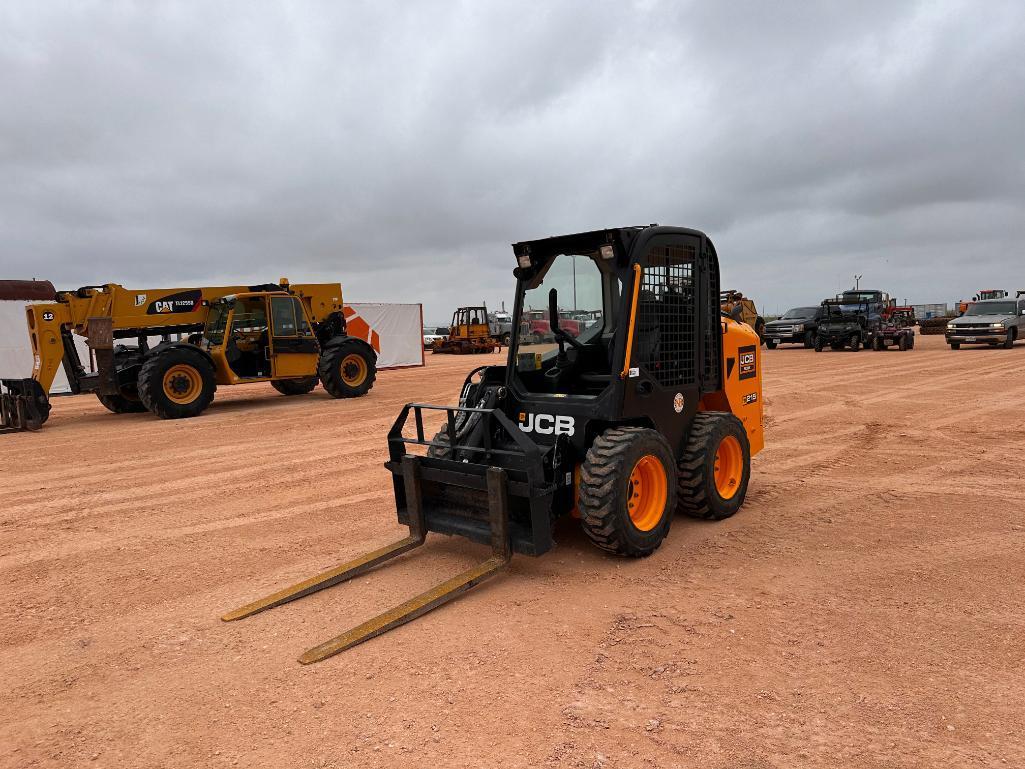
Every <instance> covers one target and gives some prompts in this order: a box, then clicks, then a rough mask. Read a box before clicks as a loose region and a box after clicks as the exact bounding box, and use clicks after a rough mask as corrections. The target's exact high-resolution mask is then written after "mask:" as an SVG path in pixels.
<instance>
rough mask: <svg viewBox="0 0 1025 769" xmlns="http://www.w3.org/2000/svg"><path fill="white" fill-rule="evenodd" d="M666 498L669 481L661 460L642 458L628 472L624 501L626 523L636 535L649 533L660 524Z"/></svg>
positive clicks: (648, 455) (646, 455)
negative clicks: (627, 486)
mask: <svg viewBox="0 0 1025 769" xmlns="http://www.w3.org/2000/svg"><path fill="white" fill-rule="evenodd" d="M668 496H669V479H668V478H667V477H666V470H665V468H664V467H663V466H662V462H661V460H660V459H659V458H658V457H656V456H655V455H654V454H645V455H644V456H643V457H641V458H640V459H638V460H637V464H635V465H634V468H633V470H632V471H631V472H630V487H629V489H628V490H627V500H626V509H627V512H628V513H629V514H630V521H631V522H632V523H633V525H634V526H635V527H636V528H637V529H638V530H639V531H651V530H652V529H654V528H655V527H656V526H658V524H659V521H661V520H662V516H663V514H664V513H665V508H666V499H667V498H668Z"/></svg>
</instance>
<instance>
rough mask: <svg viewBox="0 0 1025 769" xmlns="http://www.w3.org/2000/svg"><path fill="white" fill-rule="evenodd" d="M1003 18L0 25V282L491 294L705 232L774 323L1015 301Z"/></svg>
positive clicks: (317, 6) (919, 14) (901, 13)
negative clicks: (604, 253) (849, 296)
mask: <svg viewBox="0 0 1025 769" xmlns="http://www.w3.org/2000/svg"><path fill="white" fill-rule="evenodd" d="M1023 144H1025V3H1023V2H1021V0H1010V1H1009V2H985V1H984V0H966V1H965V2H918V3H916V2H906V3H902V2H894V1H893V0H887V1H886V2H857V3H854V2H846V1H844V2H828V3H826V2H823V3H817V4H815V3H810V2H791V3H780V2H777V3H767V2H736V3H731V2H709V1H708V0H705V1H704V2H694V3H684V2H678V3H668V2H667V3H659V2H641V3H635V4H631V3H628V2H622V1H621V0H620V1H617V2H609V3H600V2H593V1H592V2H583V1H581V2H566V3H557V2H552V3H547V2H546V3H524V2H514V3H512V2H511V3H487V2H465V3H456V2H451V3H429V2H381V1H379V0H377V1H373V2H369V1H368V2H360V3H356V2H323V3H316V2H302V3H299V2H297V3H273V2H258V3H253V2H240V3H213V2H205V1H204V2H199V0H196V2H191V3H178V4H176V3H157V2H139V3H119V2H113V1H112V0H104V1H103V2H96V3H88V2H84V1H82V2H67V3H47V2H41V1H39V0H20V1H19V0H8V2H5V3H3V4H2V5H0V180H2V181H0V277H2V278H20V277H33V276H35V277H40V278H48V279H50V280H52V281H53V282H54V283H55V284H57V285H58V287H62V288H69V287H77V286H78V285H81V284H88V283H103V282H107V281H114V282H119V283H123V284H125V285H127V286H129V287H133V288H134V287H158V286H168V285H200V284H214V285H216V284H221V283H248V282H264V281H267V280H268V279H269V280H275V279H277V278H278V277H280V276H282V275H285V276H288V277H289V278H290V279H291V280H293V281H300V280H305V281H319V280H323V281H334V280H339V281H341V283H342V285H343V289H344V291H345V295H346V298H347V299H348V300H349V301H403V302H417V301H422V302H424V304H425V313H426V318H427V320H429V321H432V322H436V321H447V319H448V317H449V315H450V314H451V311H452V308H453V307H454V306H455V305H457V304H465V303H476V302H479V301H480V300H482V299H483V300H486V301H487V302H488V304H489V305H495V304H497V303H498V302H499V301H501V300H502V299H506V300H509V299H511V293H512V278H511V272H510V271H511V269H512V267H513V266H514V262H513V256H512V251H511V249H510V248H509V244H510V243H511V242H513V241H516V240H523V239H529V238H535V237H543V236H545V235H554V234H562V233H567V232H574V231H578V230H586V229H596V228H600V227H606V226H616V225H624V224H643V223H648V222H660V223H663V224H679V225H685V226H690V227H695V228H698V229H702V230H704V231H706V232H707V233H708V234H709V235H710V236H711V237H712V239H713V240H714V241H715V243H716V245H717V248H718V251H719V254H720V259H721V260H722V269H723V283H724V287H736V288H741V289H743V290H745V291H746V292H747V293H749V294H751V295H753V296H754V297H755V298H756V299H757V300H758V301H759V302H760V303H761V305H763V307H764V311H766V312H773V311H776V310H782V309H786V307H788V306H790V305H794V304H806V303H808V302H817V301H818V300H820V299H822V298H823V297H824V296H826V295H832V294H833V293H835V292H836V291H837V290H838V289H841V288H846V287H848V286H849V285H850V284H851V283H852V280H853V275H854V274H855V273H859V274H862V275H864V278H863V280H862V285H863V286H865V285H869V286H871V287H878V288H882V289H884V290H889V291H890V292H891V293H893V294H895V295H897V296H899V297H900V298H905V297H906V298H908V299H910V300H912V301H914V302H934V301H954V300H956V299H958V298H960V297H963V296H968V295H970V294H971V293H972V292H973V291H975V290H976V289H979V288H988V287H996V288H1007V289H1012V288H1025V152H1023Z"/></svg>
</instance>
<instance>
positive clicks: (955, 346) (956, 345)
mask: <svg viewBox="0 0 1025 769" xmlns="http://www.w3.org/2000/svg"><path fill="white" fill-rule="evenodd" d="M950 349H951V350H960V349H961V343H960V342H951V343H950Z"/></svg>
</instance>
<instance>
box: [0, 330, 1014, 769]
mask: <svg viewBox="0 0 1025 769" xmlns="http://www.w3.org/2000/svg"><path fill="white" fill-rule="evenodd" d="M496 361H497V356H496ZM482 362H485V361H484V360H482V359H481V357H473V358H462V357H457V356H445V357H442V356H436V357H432V356H428V367H427V370H426V371H425V370H422V369H410V370H403V371H392V372H384V373H382V374H381V375H380V377H379V379H378V383H377V386H376V387H375V388H374V390H373V392H372V393H371V395H370V396H368V397H366V398H362V399H359V400H352V401H334V400H331V399H329V398H328V397H327V396H326V395H325V394H324V393H323V391H321V390H318V391H317V392H316V393H315V394H313V395H310V396H306V397H299V398H285V397H283V396H280V395H278V394H277V393H276V392H274V391H273V390H272V389H271V388H270V387H265V386H260V385H254V386H250V387H240V388H226V389H223V390H221V391H220V392H219V393H218V396H217V400H216V401H215V403H214V405H213V406H212V407H211V408H210V410H209V411H208V412H207V413H206V414H205V415H204V416H202V417H200V418H198V419H192V420H185V421H179V422H164V421H160V420H158V419H155V418H153V417H151V416H149V415H125V416H115V415H112V414H109V413H107V412H106V411H105V410H104V409H103V408H102V407H101V406H100V405H99V403H98V402H97V401H96V400H95V399H93V398H92V397H91V396H80V397H74V398H61V399H55V407H54V413H53V416H52V418H51V420H50V422H49V424H48V425H47V426H46V428H45V429H44V431H43V432H41V433H38V434H18V435H9V436H4V437H0V468H2V470H0V473H2V475H0V493H2V496H0V588H2V589H0V684H2V685H0V766H2V767H19V768H20V767H78V766H88V767H204V768H205V767H210V768H212V769H216V768H218V767H233V766H238V767H275V768H276V769H277V768H281V769H288V768H291V767H297V768H299V767H301V768H303V769H306V768H309V769H347V768H348V767H448V766H459V767H476V766H481V767H498V766H502V767H608V768H609V769H612V768H613V767H701V768H702V769H709V768H716V767H723V768H724V769H725V768H726V767H729V768H731V769H737V768H740V769H761V768H767V767H779V768H780V769H784V768H786V769H789V768H790V767H799V766H814V767H845V768H846V767H975V766H994V767H1022V766H1025V744H1023V737H1022V735H1023V733H1025V641H1023V637H1025V632H1023V631H1025V590H1023V587H1022V586H1023V584H1025V509H1023V506H1022V504H1021V499H1022V492H1021V472H1022V466H1023V465H1022V450H1023V448H1025V445H1023V435H1025V408H1023V405H1022V404H1023V403H1025V376H1023V373H1025V365H1023V364H1025V346H1019V347H1018V348H1016V349H1014V350H1008V351H1005V350H989V349H984V350H983V349H965V350H962V351H960V352H952V351H949V350H948V349H947V348H946V347H945V346H944V345H943V340H942V337H920V339H919V346H918V349H916V350H914V351H910V352H907V353H903V354H902V353H898V352H895V351H894V352H889V353H874V352H869V351H863V352H860V353H857V354H855V353H851V352H829V351H827V352H824V353H821V354H816V353H815V352H814V351H811V350H802V349H792V348H782V349H778V350H774V351H767V352H765V353H764V370H765V377H766V379H765V396H766V397H765V403H766V413H767V426H768V430H767V436H768V447H767V448H766V450H765V451H764V452H763V453H762V454H761V455H760V456H758V457H757V458H756V459H755V462H754V477H753V479H752V483H751V489H750V492H749V494H748V499H747V504H746V506H745V508H744V509H743V510H742V511H741V512H740V513H739V514H738V515H737V516H736V517H734V518H732V519H730V520H728V521H725V522H722V523H703V522H697V521H692V520H688V519H683V518H681V519H679V520H677V521H676V522H675V523H674V525H673V529H672V531H671V533H670V536H669V538H668V539H667V540H666V542H665V544H664V545H663V546H662V548H661V549H660V550H659V551H658V552H657V553H656V554H655V555H653V556H652V557H651V558H648V559H643V560H636V561H634V560H623V559H617V558H612V557H608V556H605V555H603V554H601V553H600V552H598V551H596V550H595V549H594V548H593V547H591V546H590V545H589V544H588V543H587V541H586V540H585V539H584V537H583V536H582V534H580V533H579V531H578V530H577V529H576V527H575V525H574V524H573V522H572V521H567V525H566V526H565V527H564V528H563V529H561V530H560V532H559V536H558V540H559V547H558V548H557V549H556V550H555V551H553V552H552V553H550V554H548V555H547V556H545V557H543V558H539V559H530V558H527V557H516V558H514V560H513V563H512V566H511V571H510V573H509V574H507V575H505V576H503V577H500V578H498V579H496V580H494V581H493V582H490V583H487V584H485V585H483V586H481V587H479V588H477V589H476V590H474V591H473V592H471V593H469V594H468V595H466V596H464V597H463V598H461V599H459V600H458V601H457V602H455V603H454V604H451V605H449V606H447V607H444V608H442V609H440V610H438V611H436V612H434V613H432V614H429V615H427V616H426V617H424V618H421V619H419V620H417V621H416V622H414V623H412V624H410V625H407V626H405V627H403V628H400V629H399V630H397V631H394V632H392V633H390V634H388V635H385V636H383V637H381V638H377V639H374V640H372V641H370V642H369V643H366V644H364V645H362V646H359V647H357V648H355V649H353V650H351V651H349V652H346V653H344V654H342V655H340V656H337V657H334V658H332V659H330V660H328V661H326V662H323V663H320V664H318V665H312V666H300V665H299V664H297V662H296V658H297V656H298V655H299V654H300V653H301V652H303V651H304V650H305V649H307V648H308V647H310V646H313V645H314V644H316V643H319V642H320V641H323V640H326V639H327V638H330V637H332V636H334V635H336V634H337V633H339V632H341V631H342V630H344V629H346V628H347V627H350V626H351V625H353V624H355V623H357V622H360V621H362V620H363V619H366V618H368V617H369V616H371V615H372V614H374V613H376V611H377V610H380V609H383V608H386V607H387V606H390V605H392V604H394V603H397V602H398V601H400V600H402V599H404V598H405V597H407V596H409V595H412V594H413V593H415V592H419V590H420V589H422V588H424V587H426V586H428V585H429V584H431V583H434V582H437V581H439V580H441V579H443V578H446V577H448V576H450V575H452V574H454V573H455V572H456V571H458V570H461V569H462V568H464V567H466V566H468V565H469V564H471V563H473V562H474V561H475V560H478V559H479V558H480V557H481V556H482V555H484V554H485V553H486V551H485V549H484V548H481V547H479V546H475V545H471V544H469V543H466V542H462V541H459V540H453V539H449V538H445V537H441V536H436V535H434V536H432V537H431V538H430V539H429V541H428V545H427V547H426V548H424V549H423V550H421V551H420V552H419V553H414V554H412V555H410V556H406V557H404V558H402V559H400V560H399V561H398V562H396V563H394V564H392V565H390V566H387V567H384V568H382V569H380V570H378V571H377V572H376V573H373V574H371V575H368V576H367V577H364V578H360V579H359V580H357V581H356V582H354V583H351V584H346V585H342V586H339V587H335V588H332V589H330V590H327V591H324V592H322V593H319V594H317V595H315V596H312V597H309V598H306V599H304V600H302V601H299V602H296V603H293V604H289V605H288V606H285V607H282V608H278V609H275V610H273V611H270V612H266V613H263V614H260V615H257V616H255V617H252V618H250V619H248V620H245V621H242V622H236V623H230V624H227V623H223V622H221V621H220V620H219V619H218V617H219V615H220V614H221V613H223V612H224V611H225V610H227V609H231V608H234V607H236V606H238V605H240V604H241V603H244V602H246V601H248V600H250V599H253V598H256V597H259V596H261V595H262V594H265V593H267V592H270V591H272V590H275V589H277V588H278V587H282V586H284V585H287V584H289V583H291V582H294V581H296V580H298V579H300V578H303V577H305V576H308V575H311V574H313V573H314V572H317V571H319V570H322V569H324V568H327V567H330V566H332V565H334V564H335V563H337V562H339V561H342V560H345V559H348V558H350V557H352V556H354V555H357V554H359V553H361V552H363V551H365V550H368V549H372V548H376V547H378V546H380V545H382V544H385V543H386V542H388V541H390V540H391V539H393V538H396V537H397V536H399V535H401V534H402V533H403V532H404V529H402V528H401V527H399V526H398V525H397V524H396V522H395V514H394V507H393V501H392V492H391V484H390V481H389V475H388V473H387V472H386V471H385V470H384V469H383V467H382V462H383V461H384V459H385V455H386V451H385V434H386V432H387V430H388V427H389V426H390V424H391V422H392V421H393V419H394V418H395V416H396V414H397V413H398V411H399V408H400V406H401V405H402V404H403V403H404V402H406V401H408V400H418V401H427V402H440V403H446V402H453V401H454V399H455V396H456V393H457V391H458V386H459V384H460V383H461V380H462V377H463V375H464V373H465V372H466V371H467V370H468V369H469V368H471V367H472V366H475V365H479V364H480V363H482Z"/></svg>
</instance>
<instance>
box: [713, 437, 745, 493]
mask: <svg viewBox="0 0 1025 769" xmlns="http://www.w3.org/2000/svg"><path fill="white" fill-rule="evenodd" d="M743 477H744V449H743V448H742V447H741V445H740V441H738V440H737V438H736V436H733V435H727V436H726V437H725V438H723V439H722V441H721V442H720V443H719V448H718V449H716V451H715V490H716V491H718V492H719V496H720V497H722V498H723V499H733V497H735V496H736V494H737V491H739V490H740V482H741V480H743Z"/></svg>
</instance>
